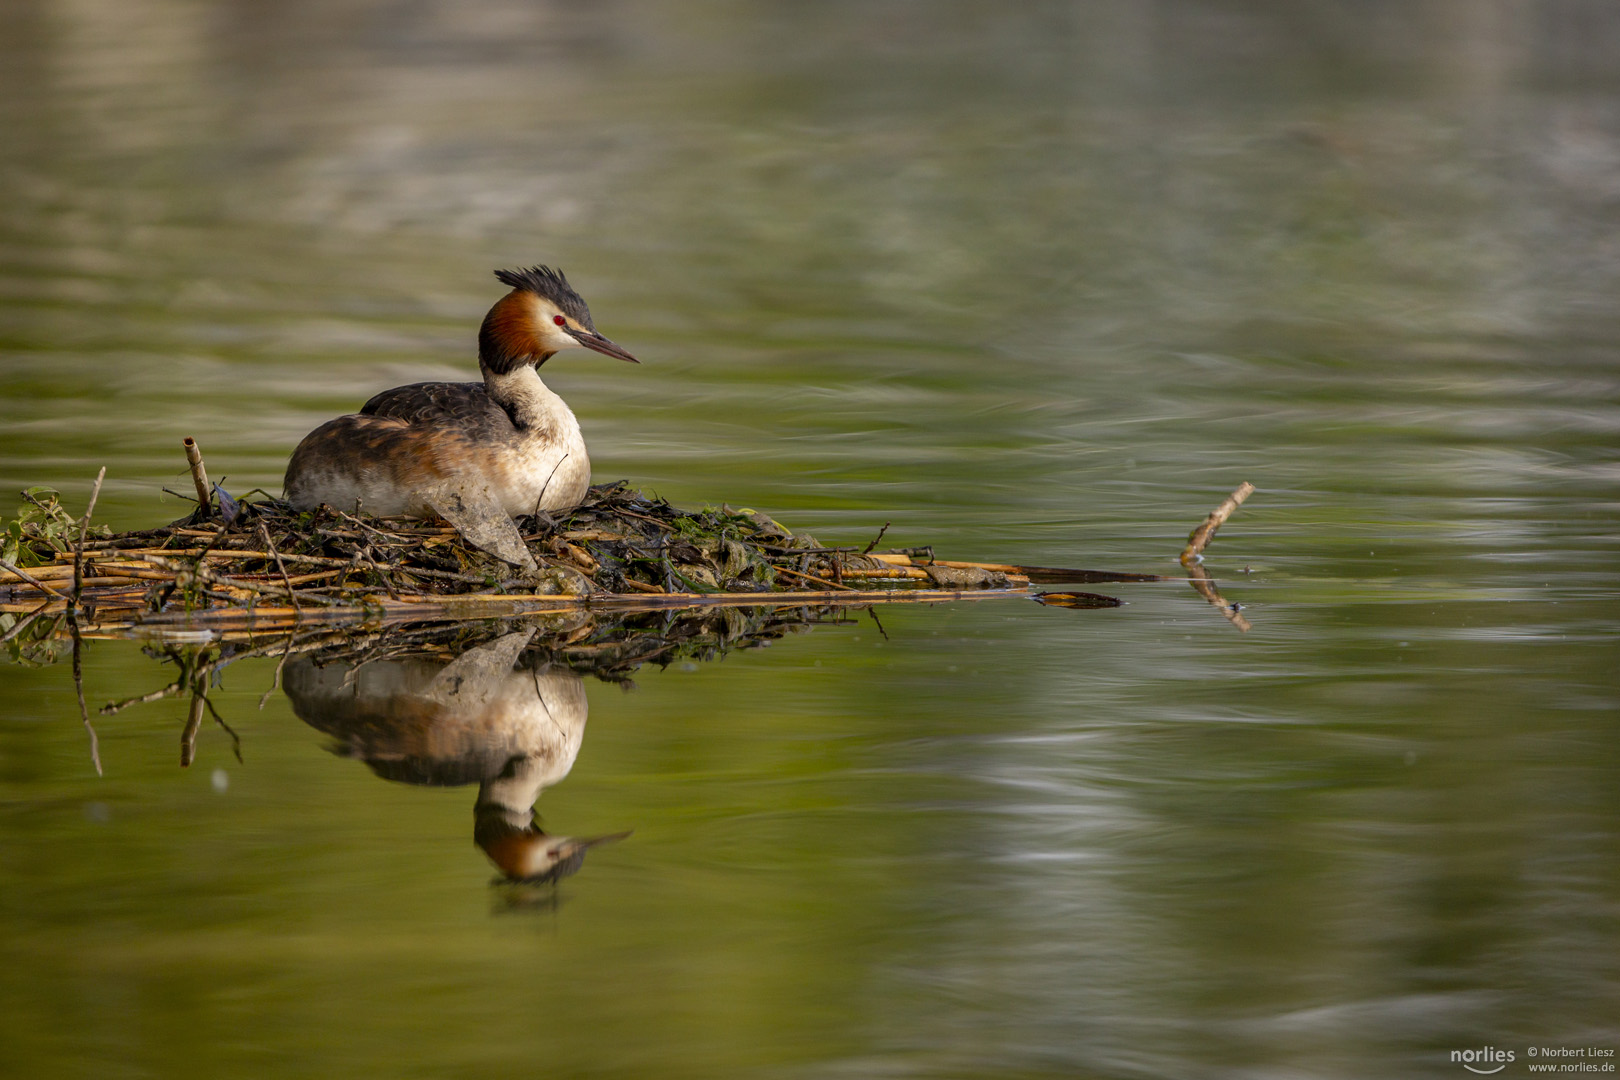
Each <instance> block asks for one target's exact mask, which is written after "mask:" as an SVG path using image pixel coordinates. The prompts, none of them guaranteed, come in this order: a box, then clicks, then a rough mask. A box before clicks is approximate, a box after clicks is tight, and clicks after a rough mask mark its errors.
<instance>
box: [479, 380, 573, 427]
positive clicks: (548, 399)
mask: <svg viewBox="0 0 1620 1080" xmlns="http://www.w3.org/2000/svg"><path fill="white" fill-rule="evenodd" d="M484 387H485V389H487V390H488V391H489V396H490V398H491V399H493V400H494V401H495V403H496V404H498V405H500V406H501V407H502V408H504V409H506V410H507V411H508V412H510V413H511V414H512V417H513V419H514V420H515V421H516V422H517V424H518V425H519V426H520V427H522V428H525V429H527V430H526V432H525V434H527V435H528V436H529V437H531V438H541V439H546V440H548V441H571V435H572V433H575V432H578V431H579V421H578V420H575V419H574V411H573V410H572V409H570V408H569V407H568V403H567V402H566V401H564V400H563V399H562V398H560V397H558V396H557V395H556V394H555V393H553V392H552V391H551V388H550V387H548V386H547V385H546V384H545V383H543V382H541V381H540V373H539V372H538V371H536V370H535V368H534V365H533V364H523V365H521V366H519V367H517V368H515V369H513V370H512V371H509V372H507V373H506V374H505V375H497V374H495V373H494V372H493V371H491V372H488V373H486V374H485V375H484Z"/></svg>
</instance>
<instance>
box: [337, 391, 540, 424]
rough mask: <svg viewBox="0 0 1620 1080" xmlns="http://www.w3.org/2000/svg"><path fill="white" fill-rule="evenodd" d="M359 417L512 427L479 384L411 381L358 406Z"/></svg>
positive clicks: (422, 422)
mask: <svg viewBox="0 0 1620 1080" xmlns="http://www.w3.org/2000/svg"><path fill="white" fill-rule="evenodd" d="M360 415H361V416H383V417H388V418H390V419H394V420H403V421H405V422H406V423H407V424H412V425H415V424H443V425H448V426H450V427H452V428H459V429H461V430H463V431H467V432H469V433H480V434H481V433H484V432H488V431H489V429H490V427H491V426H493V427H494V428H495V430H496V431H500V430H503V429H504V430H506V431H510V430H511V429H512V418H511V417H510V416H509V415H507V412H506V410H505V409H503V408H501V407H500V406H499V405H497V404H495V402H494V401H492V400H490V396H489V393H488V392H487V391H486V390H485V389H484V384H483V383H474V382H466V383H443V382H424V383H412V384H411V385H410V386H396V387H394V388H393V389H392V390H384V391H383V392H382V393H380V394H378V395H377V396H376V397H374V398H372V399H371V400H370V401H368V402H366V403H365V404H364V405H362V406H361V407H360Z"/></svg>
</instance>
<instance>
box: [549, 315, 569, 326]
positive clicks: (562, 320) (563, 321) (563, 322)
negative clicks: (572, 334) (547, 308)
mask: <svg viewBox="0 0 1620 1080" xmlns="http://www.w3.org/2000/svg"><path fill="white" fill-rule="evenodd" d="M551 321H552V322H554V323H556V324H557V325H558V326H567V325H568V320H567V319H565V318H563V317H562V316H561V315H553V316H552V317H551Z"/></svg>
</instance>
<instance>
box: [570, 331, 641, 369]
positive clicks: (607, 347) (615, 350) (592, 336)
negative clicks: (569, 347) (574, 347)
mask: <svg viewBox="0 0 1620 1080" xmlns="http://www.w3.org/2000/svg"><path fill="white" fill-rule="evenodd" d="M567 330H568V333H569V336H571V337H572V338H573V339H574V340H575V341H577V342H579V343H580V344H581V345H583V346H585V348H587V349H590V350H591V351H592V352H599V353H601V354H602V355H603V356H611V357H613V358H614V359H615V360H626V361H629V362H630V363H632V364H639V363H641V361H640V360H637V359H636V358H635V357H633V356H631V355H630V354H629V353H627V352H625V351H624V350H623V349H621V348H619V347H618V346H617V345H615V344H613V342H611V341H609V340H608V339H607V338H605V337H603V336H602V335H601V334H598V333H594V332H592V331H590V330H575V329H574V328H573V327H571V326H570V327H568V328H567Z"/></svg>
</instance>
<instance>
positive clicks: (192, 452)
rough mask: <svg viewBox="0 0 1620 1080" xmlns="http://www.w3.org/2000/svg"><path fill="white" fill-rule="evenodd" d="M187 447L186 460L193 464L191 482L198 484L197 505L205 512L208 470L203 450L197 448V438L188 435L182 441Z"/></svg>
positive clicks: (206, 510) (206, 511) (206, 509)
mask: <svg viewBox="0 0 1620 1080" xmlns="http://www.w3.org/2000/svg"><path fill="white" fill-rule="evenodd" d="M180 444H181V445H182V446H184V447H185V448H186V462H187V464H189V465H190V466H191V482H192V483H193V484H196V485H197V505H198V506H199V507H201V508H202V512H203V514H204V515H205V516H206V515H207V513H208V506H209V503H208V492H209V490H210V489H209V487H208V470H207V469H205V468H204V467H203V459H202V451H201V450H199V449H197V440H196V439H193V438H192V437H191V436H190V435H187V436H186V437H185V438H184V439H182V440H181V443H180Z"/></svg>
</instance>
